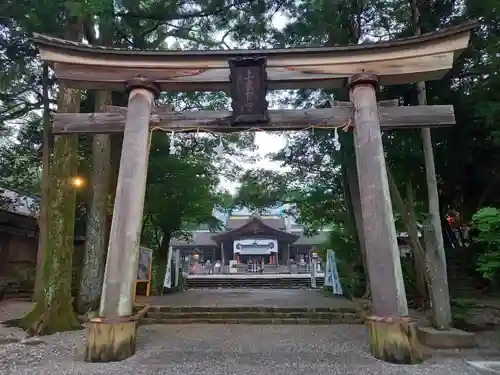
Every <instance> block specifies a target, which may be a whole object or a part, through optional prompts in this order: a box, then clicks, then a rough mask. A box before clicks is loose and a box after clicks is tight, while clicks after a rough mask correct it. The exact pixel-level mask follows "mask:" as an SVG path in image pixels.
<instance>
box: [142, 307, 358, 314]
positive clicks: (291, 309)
mask: <svg viewBox="0 0 500 375" xmlns="http://www.w3.org/2000/svg"><path fill="white" fill-rule="evenodd" d="M137 308H140V306H137ZM154 312H162V313H164V312H171V313H197V312H200V313H238V312H242V313H251V312H257V313H262V312H264V313H357V312H358V309H356V307H347V306H343V307H341V306H339V307H274V306H151V307H150V308H149V309H148V313H154Z"/></svg>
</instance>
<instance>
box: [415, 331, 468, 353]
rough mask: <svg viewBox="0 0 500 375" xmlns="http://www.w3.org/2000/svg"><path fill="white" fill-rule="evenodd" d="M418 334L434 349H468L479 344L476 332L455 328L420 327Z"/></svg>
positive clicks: (423, 341) (422, 341)
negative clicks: (441, 329)
mask: <svg viewBox="0 0 500 375" xmlns="http://www.w3.org/2000/svg"><path fill="white" fill-rule="evenodd" d="M417 334H418V339H419V340H420V342H421V343H422V344H423V345H426V346H428V347H430V348H433V349H466V348H474V347H475V346H476V345H477V344H476V336H475V335H474V333H471V332H465V331H462V330H459V329H455V328H450V329H447V330H443V331H440V330H437V329H435V328H432V327H418V331H417Z"/></svg>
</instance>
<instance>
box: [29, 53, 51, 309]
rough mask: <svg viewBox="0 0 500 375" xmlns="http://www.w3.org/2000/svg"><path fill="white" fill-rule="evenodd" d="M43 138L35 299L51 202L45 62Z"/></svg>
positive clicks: (40, 287) (40, 282)
mask: <svg viewBox="0 0 500 375" xmlns="http://www.w3.org/2000/svg"><path fill="white" fill-rule="evenodd" d="M42 74H43V76H42V86H43V140H42V197H41V201H40V213H39V217H38V249H37V258H36V276H35V286H34V293H33V300H34V301H36V300H37V296H38V295H39V294H40V293H42V290H43V267H44V265H43V263H44V254H45V249H46V247H47V237H48V231H47V222H48V204H49V199H50V198H49V187H50V171H49V169H50V153H51V147H50V139H51V133H52V129H51V127H50V101H49V82H48V81H49V66H48V64H47V63H44V64H43V73H42Z"/></svg>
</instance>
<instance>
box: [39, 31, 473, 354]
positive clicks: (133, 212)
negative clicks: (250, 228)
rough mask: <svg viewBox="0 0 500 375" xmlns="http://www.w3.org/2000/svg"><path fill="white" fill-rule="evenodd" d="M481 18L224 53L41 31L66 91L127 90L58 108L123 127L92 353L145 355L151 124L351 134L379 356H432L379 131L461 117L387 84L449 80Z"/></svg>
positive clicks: (75, 122)
mask: <svg viewBox="0 0 500 375" xmlns="http://www.w3.org/2000/svg"><path fill="white" fill-rule="evenodd" d="M475 26H476V24H475V23H473V22H470V23H467V24H463V25H459V26H454V27H450V28H447V29H443V30H439V31H436V32H433V33H429V34H423V35H421V36H419V37H412V38H408V39H403V40H395V41H390V42H382V43H377V44H362V45H352V46H347V47H321V48H289V49H284V50H282V49H268V50H230V51H227V50H219V51H168V52H167V51H137V50H120V49H113V48H104V47H94V46H89V45H84V44H80V43H75V42H70V41H65V40H60V39H55V38H51V37H47V36H42V35H35V37H34V38H33V41H34V42H35V44H36V45H37V47H38V49H39V51H40V54H41V57H42V59H43V60H44V61H45V62H48V63H49V64H50V65H51V66H52V69H53V70H54V72H55V75H56V77H57V78H58V80H59V81H60V82H62V83H64V86H65V87H69V88H81V89H95V90H125V91H126V92H128V107H127V108H109V111H108V112H105V113H94V114H91V115H88V114H79V113H59V114H57V115H56V116H55V118H54V123H53V132H54V134H59V135H63V134H74V133H81V134H82V133H85V134H96V133H124V139H123V149H122V156H121V164H120V170H119V177H118V185H117V191H116V197H115V205H114V212H113V220H112V227H111V233H110V238H109V247H108V256H107V264H106V272H105V279H104V285H103V291H102V298H101V305H100V311H99V318H97V319H93V320H91V321H90V322H89V340H88V344H87V345H88V347H87V360H89V361H96V362H97V361H101V362H102V361H112V360H121V359H125V358H127V357H129V356H131V355H133V354H134V352H135V340H136V328H137V322H136V321H135V320H134V318H133V316H132V315H133V314H132V309H133V306H132V305H133V288H134V285H135V278H136V272H137V257H138V247H139V233H140V226H141V217H142V212H143V201H144V193H145V186H146V174H147V170H146V169H147V168H145V166H146V165H147V162H148V154H149V137H150V131H151V130H152V129H153V130H154V129H162V130H167V131H178V132H197V131H210V132H221V133H230V132H236V131H244V130H265V131H277V130H279V131H283V130H304V129H311V128H321V129H332V128H337V127H343V128H345V127H346V125H348V128H349V129H351V128H352V129H353V132H354V143H355V151H356V159H357V165H358V179H359V186H360V195H361V203H362V216H363V229H364V237H365V245H366V249H367V265H368V271H369V278H370V282H371V292H372V302H373V307H372V314H373V316H371V317H368V318H367V319H366V323H367V325H368V326H369V328H370V339H371V348H372V354H373V355H374V356H375V357H376V358H379V359H382V360H386V361H392V362H398V363H401V362H406V363H417V362H419V361H421V360H422V353H421V351H420V349H419V344H418V340H417V338H416V335H415V325H416V323H415V322H414V321H413V320H411V319H410V318H408V317H407V315H408V307H407V303H406V295H405V289H404V284H403V278H402V271H401V263H400V259H399V251H398V247H397V240H396V230H395V226H394V220H393V216H392V203H391V199H390V194H389V187H388V180H387V172H386V165H385V159H384V152H383V146H382V138H381V130H385V129H414V128H422V127H439V126H449V125H452V124H454V122H455V119H454V112H453V107H452V106H449V105H440V106H415V107H398V106H388V107H387V106H382V105H378V103H377V90H378V88H379V86H380V85H398V84H405V83H413V82H420V81H429V80H436V79H440V78H441V77H443V76H444V74H446V72H447V71H448V70H449V69H451V67H452V65H453V61H454V59H455V58H456V57H457V56H458V55H459V54H460V52H461V51H463V50H464V49H465V48H466V47H467V46H468V43H469V39H470V33H471V30H472V29H473V28H474V27H475ZM342 86H347V87H348V89H349V92H350V100H351V103H348V104H347V105H334V106H332V107H331V108H323V109H307V110H268V108H267V102H266V93H267V90H275V89H297V88H334V87H342ZM162 91H226V92H229V93H230V94H231V98H232V111H231V112H230V111H199V112H175V111H172V109H171V107H170V106H169V107H161V106H160V107H156V106H155V105H154V101H155V97H157V96H158V95H159V94H160V92H162Z"/></svg>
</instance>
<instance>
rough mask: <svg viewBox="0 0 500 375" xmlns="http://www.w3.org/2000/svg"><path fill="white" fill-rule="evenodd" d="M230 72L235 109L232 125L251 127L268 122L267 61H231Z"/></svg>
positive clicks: (237, 59) (250, 59) (247, 59)
mask: <svg viewBox="0 0 500 375" xmlns="http://www.w3.org/2000/svg"><path fill="white" fill-rule="evenodd" d="M229 70H230V74H229V81H230V83H231V99H232V102H231V107H232V109H233V114H232V116H231V124H234V125H242V124H248V125H249V126H251V125H258V124H259V123H266V122H268V121H269V114H268V111H267V107H268V104H267V100H266V94H267V72H266V59H265V58H263V57H254V58H245V59H243V58H235V59H230V60H229Z"/></svg>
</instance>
